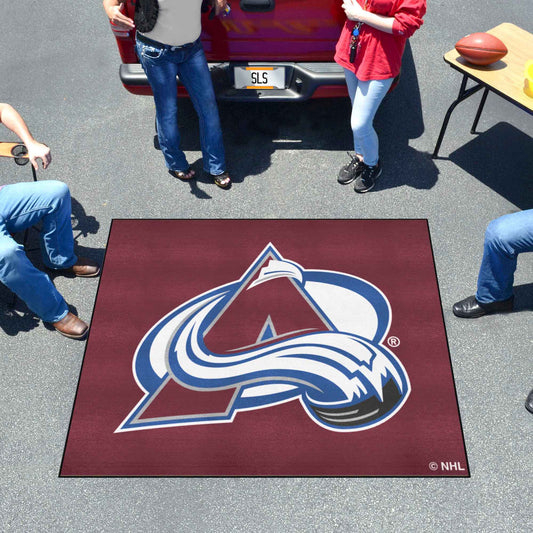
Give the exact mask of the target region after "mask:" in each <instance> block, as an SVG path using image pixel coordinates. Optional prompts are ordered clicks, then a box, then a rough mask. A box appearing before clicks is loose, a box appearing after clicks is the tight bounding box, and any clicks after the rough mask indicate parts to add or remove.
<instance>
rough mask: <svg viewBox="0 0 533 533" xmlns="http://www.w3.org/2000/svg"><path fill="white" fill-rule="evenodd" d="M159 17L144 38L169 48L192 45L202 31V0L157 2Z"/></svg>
mask: <svg viewBox="0 0 533 533" xmlns="http://www.w3.org/2000/svg"><path fill="white" fill-rule="evenodd" d="M158 2H159V15H158V17H157V22H156V23H155V26H154V29H153V30H152V31H149V32H147V33H143V35H146V37H148V38H150V39H153V40H154V41H159V42H160V43H163V44H168V45H170V46H181V45H183V44H186V43H192V42H194V41H196V39H198V37H200V32H201V31H202V23H201V18H200V17H201V10H200V8H201V7H202V0H158Z"/></svg>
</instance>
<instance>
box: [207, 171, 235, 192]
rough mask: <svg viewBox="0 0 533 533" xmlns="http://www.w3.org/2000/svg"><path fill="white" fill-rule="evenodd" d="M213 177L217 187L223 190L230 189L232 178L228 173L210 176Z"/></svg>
mask: <svg viewBox="0 0 533 533" xmlns="http://www.w3.org/2000/svg"><path fill="white" fill-rule="evenodd" d="M209 175H210V176H211V179H212V180H213V181H214V183H215V185H217V186H218V187H220V188H221V189H229V188H230V186H231V178H230V177H229V174H228V173H227V172H223V173H222V174H218V175H215V174H209Z"/></svg>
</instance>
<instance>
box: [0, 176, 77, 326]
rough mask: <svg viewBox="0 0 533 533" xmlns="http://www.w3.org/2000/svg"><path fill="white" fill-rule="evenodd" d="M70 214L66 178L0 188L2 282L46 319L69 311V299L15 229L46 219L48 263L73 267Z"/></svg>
mask: <svg viewBox="0 0 533 533" xmlns="http://www.w3.org/2000/svg"><path fill="white" fill-rule="evenodd" d="M70 213H71V203H70V192H69V190H68V187H67V186H66V185H65V184H64V183H61V182H60V181H39V182H37V183H34V182H29V183H16V184H13V185H5V186H4V187H2V188H1V189H0V281H1V282H2V283H3V284H4V285H6V287H8V288H9V289H11V290H12V291H13V292H14V293H15V294H16V295H17V296H18V297H19V298H20V299H21V300H23V301H24V302H25V303H26V305H27V306H28V307H29V308H30V309H31V310H32V311H33V312H34V313H35V314H36V315H37V316H39V317H40V318H41V319H42V320H44V321H45V322H57V321H58V320H61V319H62V318H63V317H64V316H65V315H66V314H67V313H68V308H67V304H66V303H65V300H64V299H63V297H62V296H61V294H59V292H58V291H57V289H56V288H55V287H54V284H53V283H52V281H51V280H50V278H49V277H48V276H47V275H46V274H45V273H44V272H42V271H40V270H38V269H37V268H35V267H34V266H33V264H32V263H31V261H30V260H29V259H28V257H27V256H26V254H25V252H24V247H23V246H21V245H20V244H18V243H17V242H16V241H15V240H14V239H13V237H12V236H11V234H12V233H16V232H19V231H23V230H25V229H26V228H29V227H31V226H33V225H34V224H37V223H38V222H40V221H42V228H41V231H40V243H41V250H42V256H43V262H44V264H45V265H46V266H47V267H49V268H53V269H60V268H69V267H71V266H72V265H73V264H74V263H76V261H77V260H78V259H77V257H76V256H75V255H74V239H73V237H72V225H71V221H70Z"/></svg>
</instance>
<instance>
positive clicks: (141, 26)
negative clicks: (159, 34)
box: [133, 0, 159, 33]
mask: <svg viewBox="0 0 533 533" xmlns="http://www.w3.org/2000/svg"><path fill="white" fill-rule="evenodd" d="M158 15H159V2H158V1H157V0H137V1H136V2H135V16H134V17H133V21H134V22H135V27H136V28H137V31H140V32H141V33H147V32H149V31H152V30H153V29H154V26H155V23H156V22H157V16H158Z"/></svg>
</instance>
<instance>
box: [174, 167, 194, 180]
mask: <svg viewBox="0 0 533 533" xmlns="http://www.w3.org/2000/svg"><path fill="white" fill-rule="evenodd" d="M169 172H170V174H171V175H172V176H174V177H175V178H178V179H179V180H181V181H189V180H192V179H193V178H194V174H195V172H194V170H193V169H192V168H191V167H189V168H188V169H187V170H169Z"/></svg>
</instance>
